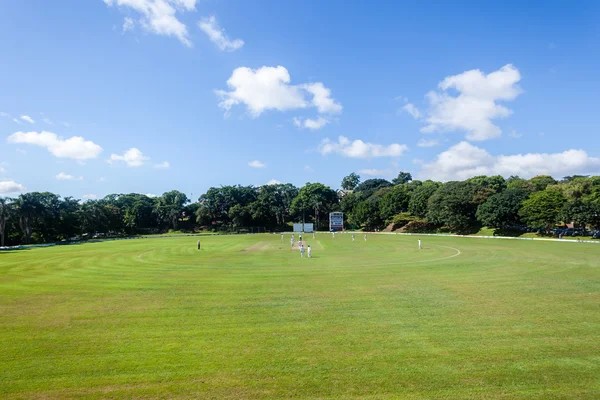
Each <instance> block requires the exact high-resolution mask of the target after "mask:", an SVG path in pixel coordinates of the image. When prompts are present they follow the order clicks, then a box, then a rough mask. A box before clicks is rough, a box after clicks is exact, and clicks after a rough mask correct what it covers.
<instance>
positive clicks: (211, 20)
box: [198, 15, 244, 51]
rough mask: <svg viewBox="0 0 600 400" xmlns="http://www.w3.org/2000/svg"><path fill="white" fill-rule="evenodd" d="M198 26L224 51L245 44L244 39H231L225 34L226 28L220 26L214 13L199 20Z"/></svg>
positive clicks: (232, 49)
mask: <svg viewBox="0 0 600 400" xmlns="http://www.w3.org/2000/svg"><path fill="white" fill-rule="evenodd" d="M198 26H199V27H200V29H201V30H202V32H204V33H206V36H208V38H209V39H210V41H211V42H213V43H214V44H215V45H217V47H218V48H219V49H221V50H222V51H235V50H237V49H239V48H241V47H242V46H243V45H244V41H243V40H241V39H235V40H231V39H229V37H227V35H226V34H225V29H223V28H221V27H220V26H219V23H218V22H217V19H216V18H215V16H214V15H211V16H210V17H208V18H202V19H201V20H200V22H198Z"/></svg>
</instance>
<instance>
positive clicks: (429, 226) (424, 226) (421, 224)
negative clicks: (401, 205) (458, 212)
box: [404, 220, 439, 233]
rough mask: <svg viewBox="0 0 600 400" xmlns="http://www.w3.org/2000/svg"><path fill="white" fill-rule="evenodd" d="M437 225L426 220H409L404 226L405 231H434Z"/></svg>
mask: <svg viewBox="0 0 600 400" xmlns="http://www.w3.org/2000/svg"><path fill="white" fill-rule="evenodd" d="M438 227H439V225H436V224H434V223H432V222H427V221H423V220H420V221H411V222H409V223H408V224H407V225H406V226H405V227H404V232H407V233H435V232H436V231H437V228H438Z"/></svg>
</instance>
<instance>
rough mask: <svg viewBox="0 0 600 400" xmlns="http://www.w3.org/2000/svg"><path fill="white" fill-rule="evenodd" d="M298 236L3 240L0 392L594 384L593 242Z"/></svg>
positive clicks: (504, 393) (424, 392) (373, 394)
mask: <svg viewBox="0 0 600 400" xmlns="http://www.w3.org/2000/svg"><path fill="white" fill-rule="evenodd" d="M306 239H307V240H306V242H307V243H309V244H311V246H312V247H313V254H314V256H315V258H314V259H311V260H308V259H301V258H300V254H299V251H292V250H290V245H289V236H286V238H285V240H284V241H283V242H282V241H281V237H280V236H279V235H244V236H215V237H203V238H201V241H202V250H201V251H197V250H196V241H197V238H193V237H191V238H190V237H187V238H186V237H180V238H178V237H174V238H167V239H144V240H135V241H133V240H132V241H124V242H110V243H95V244H89V245H80V246H65V247H60V248H46V249H35V250H28V251H22V252H11V253H2V254H0V321H1V322H2V324H0V372H1V374H2V379H1V381H2V385H0V395H1V397H2V398H39V397H45V398H107V397H109V398H139V397H144V398H173V397H183V398H197V397H216V398H236V399H237V398H265V397H279V398H289V397H300V398H415V399H416V398H428V399H429V398H440V399H441V398H443V399H447V398H456V399H463V398H488V399H514V398H516V399H519V398H521V399H531V398H534V399H535V398H537V399H548V398H584V399H585V398H589V399H593V398H598V397H599V396H598V394H599V393H600V387H599V383H598V379H597V376H599V375H600V367H599V365H600V363H599V361H600V351H599V349H598V346H597V332H598V328H600V317H599V314H598V304H599V300H600V292H599V288H600V282H599V281H600V279H599V278H600V274H599V268H600V257H599V255H600V248H598V247H597V246H594V245H587V244H584V243H574V244H563V243H539V242H520V241H490V240H482V239H466V238H465V239H463V238H434V237H423V238H422V239H423V243H424V246H425V249H423V251H419V250H418V249H417V248H416V240H417V237H398V236H386V235H369V236H368V239H367V241H366V242H364V240H363V238H362V235H357V236H356V242H355V243H352V242H351V236H350V235H343V234H338V235H336V238H335V239H332V238H331V235H330V234H319V235H317V239H316V240H313V239H312V237H308V238H306ZM321 243H322V244H323V245H322V246H321V245H320V244H321ZM256 244H259V245H258V246H257V247H259V248H260V249H259V250H258V251H247V250H246V249H247V248H249V247H252V246H254V245H256ZM444 246H445V247H444ZM450 248H455V249H458V250H460V252H461V254H460V255H459V256H456V257H452V258H447V259H446V258H445V257H448V256H451V255H452V254H455V253H456V252H455V251H454V250H451V249H450ZM140 255H142V257H141V260H140V257H139V256H140ZM440 258H444V259H440ZM436 259H440V260H436ZM428 260H432V261H428Z"/></svg>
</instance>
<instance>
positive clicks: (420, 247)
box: [419, 239, 423, 249]
mask: <svg viewBox="0 0 600 400" xmlns="http://www.w3.org/2000/svg"><path fill="white" fill-rule="evenodd" d="M422 248H423V246H421V239H419V249H422Z"/></svg>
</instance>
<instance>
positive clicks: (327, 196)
mask: <svg viewBox="0 0 600 400" xmlns="http://www.w3.org/2000/svg"><path fill="white" fill-rule="evenodd" d="M335 205H337V193H336V192H335V191H334V190H331V188H330V187H329V186H325V185H323V184H322V183H310V182H309V183H307V184H306V185H304V186H303V187H301V188H300V190H298V196H297V197H296V198H295V199H294V200H293V201H292V206H291V209H292V213H294V214H296V215H297V216H298V217H300V216H302V215H303V213H305V214H308V215H312V216H313V217H314V223H315V228H316V229H317V230H318V228H319V220H320V216H321V215H322V214H326V213H327V212H329V211H330V210H332V209H333V207H334V206H335Z"/></svg>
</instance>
